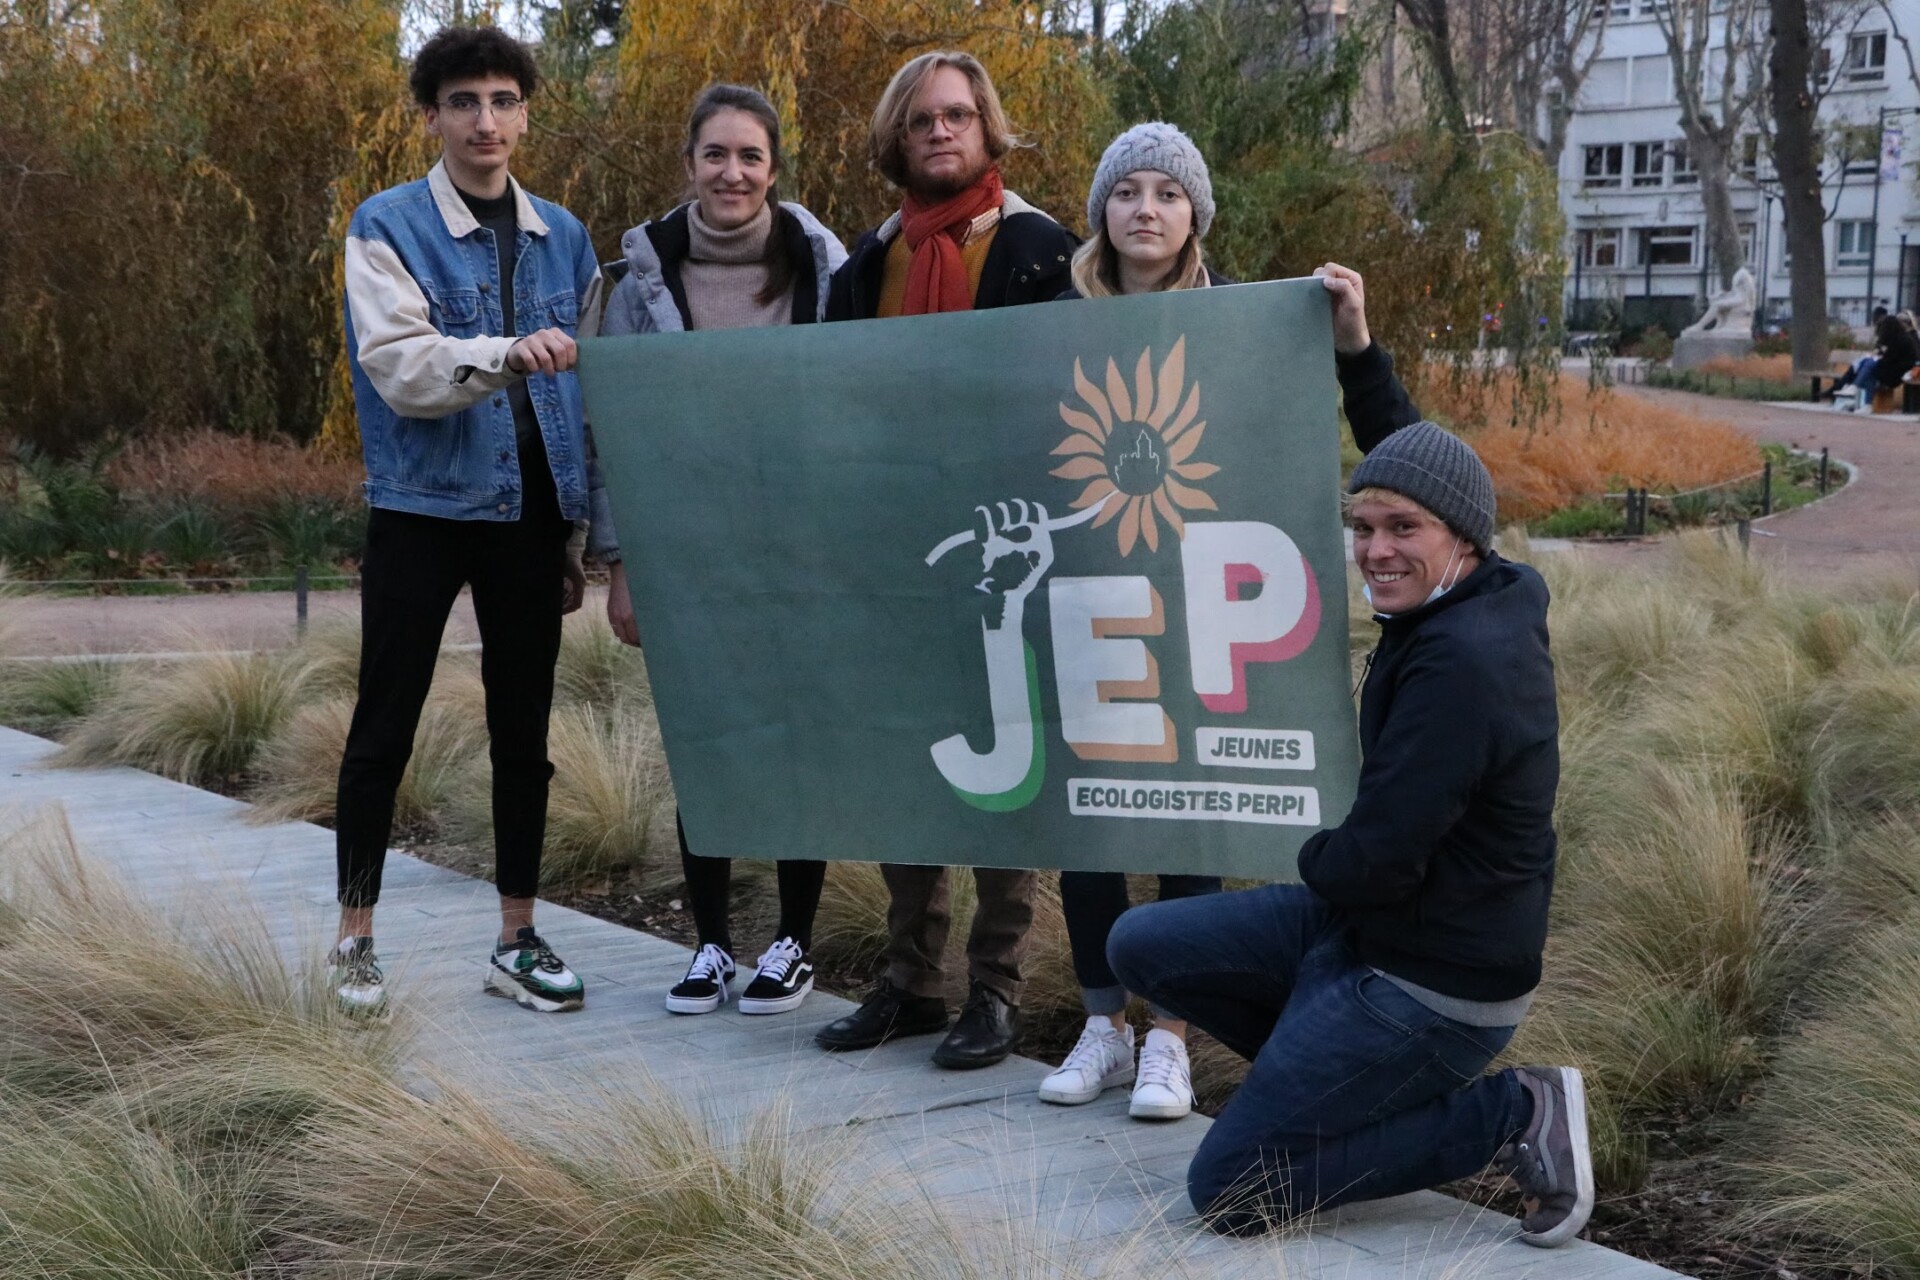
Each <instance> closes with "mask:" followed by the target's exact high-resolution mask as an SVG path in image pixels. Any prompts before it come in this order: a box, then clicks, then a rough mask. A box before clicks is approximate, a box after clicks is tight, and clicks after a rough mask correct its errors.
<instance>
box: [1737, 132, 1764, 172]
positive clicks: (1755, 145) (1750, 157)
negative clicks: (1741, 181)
mask: <svg viewBox="0 0 1920 1280" xmlns="http://www.w3.org/2000/svg"><path fill="white" fill-rule="evenodd" d="M1740 174H1741V176H1742V177H1746V178H1756V177H1758V176H1759V175H1760V135H1759V134H1757V133H1749V134H1747V135H1746V136H1745V137H1743V138H1741V139H1740Z"/></svg>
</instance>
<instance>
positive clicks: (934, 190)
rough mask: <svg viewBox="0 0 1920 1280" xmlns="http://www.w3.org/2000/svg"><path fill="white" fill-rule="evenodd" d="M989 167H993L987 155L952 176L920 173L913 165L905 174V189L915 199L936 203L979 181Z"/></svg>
mask: <svg viewBox="0 0 1920 1280" xmlns="http://www.w3.org/2000/svg"><path fill="white" fill-rule="evenodd" d="M991 168H993V161H992V159H990V158H989V157H987V156H982V157H981V158H980V163H979V164H978V165H976V166H975V167H973V168H972V169H971V170H969V171H966V172H964V173H958V174H954V175H952V176H947V175H944V174H942V175H929V174H925V173H921V172H920V171H919V169H918V168H917V167H915V168H914V169H913V170H912V171H910V172H909V173H908V174H907V178H908V185H907V190H908V191H909V192H911V193H912V194H913V196H914V198H915V199H918V200H920V201H921V202H922V203H925V204H938V203H940V202H941V201H942V200H951V199H952V198H953V197H955V196H957V195H959V194H960V193H961V192H962V191H965V190H966V189H967V188H968V187H971V186H972V185H973V184H974V183H976V182H978V181H980V179H982V178H984V177H986V176H987V170H989V169H991Z"/></svg>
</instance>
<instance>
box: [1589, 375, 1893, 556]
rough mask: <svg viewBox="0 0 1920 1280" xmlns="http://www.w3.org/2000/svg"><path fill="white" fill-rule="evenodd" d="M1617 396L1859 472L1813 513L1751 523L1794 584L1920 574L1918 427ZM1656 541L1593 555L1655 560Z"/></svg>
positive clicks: (1678, 397) (1794, 408)
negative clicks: (1828, 457) (1714, 422)
mask: <svg viewBox="0 0 1920 1280" xmlns="http://www.w3.org/2000/svg"><path fill="white" fill-rule="evenodd" d="M1617 390H1618V391H1619V392H1620V393H1621V394H1624V395H1631V396H1636V397H1639V398H1642V399H1646V400H1651V401H1654V402H1655V403H1658V404H1664V405H1668V406H1670V407H1672V408H1675V409H1681V410H1684V411H1685V412H1687V413H1691V414H1696V415H1698V416H1700V417H1703V418H1718V419H1720V420H1722V421H1724V422H1728V423H1731V424H1732V425H1733V426H1734V427H1736V428H1738V429H1739V431H1740V432H1741V434H1743V435H1746V436H1748V437H1749V438H1751V439H1753V440H1756V441H1759V442H1761V443H1769V442H1771V443H1778V444H1785V445H1790V446H1792V447H1793V448H1796V449H1804V450H1807V451H1808V452H1810V453H1815V454H1817V453H1819V452H1820V450H1821V449H1822V448H1826V449H1830V450H1831V451H1832V456H1834V457H1836V458H1842V459H1844V460H1846V461H1847V462H1850V463H1852V464H1853V465H1854V467H1855V468H1856V471H1855V476H1854V480H1853V483H1851V484H1849V485H1848V486H1847V487H1846V488H1844V489H1842V490H1841V491H1840V492H1838V493H1836V494H1834V495H1833V496H1831V497H1829V498H1826V499H1824V500H1822V501H1820V502H1816V503H1813V504H1812V505H1810V506H1806V507H1801V508H1798V509H1796V510H1793V511H1785V512H1782V513H1781V514H1779V515H1776V516H1769V517H1767V518H1766V519H1764V520H1758V521H1755V522H1754V530H1755V532H1756V533H1757V534H1758V535H1759V536H1757V537H1755V538H1754V539H1753V549H1754V552H1755V553H1756V554H1758V555H1760V556H1763V557H1764V558H1766V559H1767V560H1769V561H1772V562H1774V563H1777V564H1779V565H1780V566H1781V567H1782V568H1784V569H1786V570H1788V572H1789V574H1790V575H1791V577H1792V578H1793V579H1795V580H1797V581H1802V582H1815V581H1819V580H1822V579H1828V578H1832V577H1835V576H1842V575H1852V574H1865V573H1871V574H1885V575H1889V576H1895V577H1900V578H1904V579H1907V580H1909V581H1911V580H1913V579H1914V578H1915V575H1916V572H1920V421H1916V420H1915V419H1914V418H1912V417H1907V416H1904V415H1900V414H1887V415H1874V414H1855V413H1842V412H1840V411H1838V410H1835V409H1822V408H1817V407H1814V406H1812V405H1811V404H1810V403H1809V404H1808V405H1806V406H1801V405H1798V404H1795V405H1779V404H1760V403H1755V402H1753V401H1747V400H1724V399H1720V398H1718V397H1715V396H1702V395H1695V394H1693V393H1692V392H1687V391H1666V390H1661V389H1657V388H1651V387H1636V386H1623V387H1620V388H1617ZM1660 546H1661V541H1660V540H1658V539H1654V540H1650V541H1648V542H1645V543H1637V544H1635V543H1616V544H1612V545H1608V546H1604V547H1597V548H1594V549H1593V550H1591V551H1590V552H1589V554H1591V555H1595V556H1598V557H1600V558H1603V559H1622V560H1634V559H1637V558H1640V557H1644V556H1647V555H1649V554H1657V553H1658V549H1659V548H1660Z"/></svg>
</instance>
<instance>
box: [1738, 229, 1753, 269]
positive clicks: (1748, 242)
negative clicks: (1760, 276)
mask: <svg viewBox="0 0 1920 1280" xmlns="http://www.w3.org/2000/svg"><path fill="white" fill-rule="evenodd" d="M1740 261H1742V262H1744V263H1746V264H1747V265H1748V266H1752V265H1753V224H1752V223H1751V222H1743V223H1741V224H1740Z"/></svg>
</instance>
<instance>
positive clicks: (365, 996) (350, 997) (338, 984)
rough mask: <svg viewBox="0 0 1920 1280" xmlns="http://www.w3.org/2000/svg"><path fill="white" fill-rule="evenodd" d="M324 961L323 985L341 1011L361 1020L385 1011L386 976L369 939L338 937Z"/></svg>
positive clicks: (371, 940)
mask: <svg viewBox="0 0 1920 1280" xmlns="http://www.w3.org/2000/svg"><path fill="white" fill-rule="evenodd" d="M327 960H328V968H327V982H328V985H330V986H331V987H332V988H333V998H334V999H335V1000H336V1001H338V1002H339V1005H340V1007H341V1008H342V1009H344V1010H345V1011H346V1012H348V1013H352V1014H358V1015H361V1016H363V1017H377V1016H378V1015H380V1014H382V1013H385V1012H386V1011H387V987H386V975H384V974H382V973H381V972H380V961H379V960H378V959H376V958H375V956H374V954H373V939H372V938H342V939H340V945H339V946H337V947H335V948H334V949H333V954H331V955H330V956H328V957H327Z"/></svg>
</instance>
